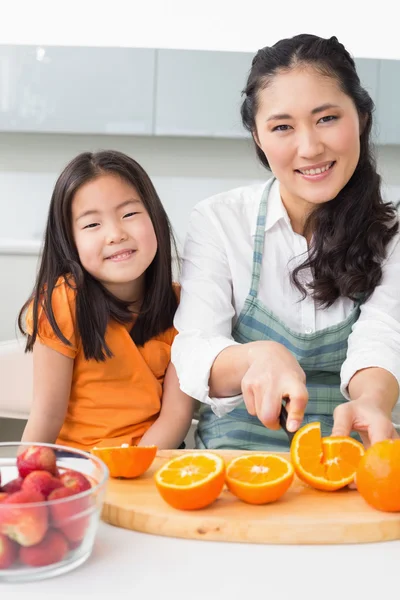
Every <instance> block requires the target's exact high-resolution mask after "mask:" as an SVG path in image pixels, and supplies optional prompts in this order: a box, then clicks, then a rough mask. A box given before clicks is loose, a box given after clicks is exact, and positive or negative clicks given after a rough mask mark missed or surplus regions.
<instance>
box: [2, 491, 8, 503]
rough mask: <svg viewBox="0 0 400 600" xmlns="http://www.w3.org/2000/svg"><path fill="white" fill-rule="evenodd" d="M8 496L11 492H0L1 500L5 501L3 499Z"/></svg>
mask: <svg viewBox="0 0 400 600" xmlns="http://www.w3.org/2000/svg"><path fill="white" fill-rule="evenodd" d="M8 496H9V494H6V493H5V492H0V502H3V500H5V499H6V498H7V497H8Z"/></svg>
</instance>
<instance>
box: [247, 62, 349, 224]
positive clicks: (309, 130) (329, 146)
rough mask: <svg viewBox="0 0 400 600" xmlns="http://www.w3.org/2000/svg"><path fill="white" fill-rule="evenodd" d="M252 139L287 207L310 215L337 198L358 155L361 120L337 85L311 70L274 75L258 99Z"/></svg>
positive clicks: (302, 69) (305, 68) (334, 81)
mask: <svg viewBox="0 0 400 600" xmlns="http://www.w3.org/2000/svg"><path fill="white" fill-rule="evenodd" d="M258 104H259V108H258V112H257V115H256V131H255V132H254V137H255V139H256V142H257V144H258V145H259V147H260V148H261V150H262V151H263V152H264V154H265V156H266V158H267V160H268V162H269V164H270V167H271V170H272V172H273V174H274V175H275V177H276V178H277V179H278V181H279V182H280V190H281V196H282V200H283V202H284V204H285V206H286V208H287V209H288V212H289V215H290V210H291V209H293V208H294V211H295V212H296V213H297V214H299V209H301V212H304V214H308V213H309V212H310V209H311V210H312V209H313V208H314V207H315V205H318V204H322V203H324V202H328V201H329V200H332V199H333V198H335V197H336V196H337V194H338V193H339V192H340V190H341V189H342V188H343V187H344V186H345V185H346V184H347V182H348V181H349V179H350V178H351V176H352V175H353V173H354V171H355V169H356V166H357V163H358V160H359V156H360V121H359V116H358V113H357V110H356V107H355V105H354V102H353V100H352V99H351V98H350V97H349V96H347V95H346V94H344V93H343V92H342V90H341V89H340V87H339V85H338V83H337V81H336V80H335V79H333V78H332V77H326V76H323V75H321V74H320V73H318V72H317V71H316V70H314V69H313V68H312V67H302V68H300V67H296V68H294V69H292V70H290V71H287V72H281V73H278V74H277V75H275V76H274V77H273V78H272V79H271V81H270V83H269V85H268V86H267V87H266V88H265V89H261V90H260V91H259V95H258Z"/></svg>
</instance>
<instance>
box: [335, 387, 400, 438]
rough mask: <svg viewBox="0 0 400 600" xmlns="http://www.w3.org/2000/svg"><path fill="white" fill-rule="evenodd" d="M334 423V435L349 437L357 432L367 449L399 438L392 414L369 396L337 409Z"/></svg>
mask: <svg viewBox="0 0 400 600" xmlns="http://www.w3.org/2000/svg"><path fill="white" fill-rule="evenodd" d="M333 423H334V424H333V429H332V435H343V436H348V435H350V433H351V432H352V431H357V432H358V433H359V434H360V437H361V439H362V441H363V444H364V446H365V447H366V448H368V447H369V446H371V445H372V444H376V443H377V442H381V441H383V440H390V439H397V438H399V435H398V433H397V432H396V430H395V428H394V425H393V423H392V421H391V413H390V412H389V414H388V411H387V410H385V409H384V408H382V406H380V405H379V404H378V405H377V404H376V402H375V400H374V398H371V397H370V396H367V395H365V396H360V398H358V399H357V400H351V401H349V402H344V403H343V404H341V405H340V406H338V407H336V409H335V411H334V413H333Z"/></svg>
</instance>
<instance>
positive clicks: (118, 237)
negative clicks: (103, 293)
mask: <svg viewBox="0 0 400 600" xmlns="http://www.w3.org/2000/svg"><path fill="white" fill-rule="evenodd" d="M72 228H73V235H74V239H75V244H76V247H77V250H78V254H79V258H80V261H81V263H82V266H83V267H84V268H85V269H86V271H88V273H90V274H91V275H92V276H93V277H95V278H96V279H97V280H98V281H100V282H101V283H102V284H103V285H104V287H105V288H106V289H107V290H109V291H110V292H111V293H112V294H114V295H115V296H116V297H117V298H119V299H121V300H126V301H135V300H138V299H139V298H140V297H141V295H142V293H143V289H144V273H145V271H146V269H147V268H148V267H149V265H150V264H151V262H152V261H153V259H154V257H155V255H156V252H157V239H156V234H155V232H154V228H153V224H152V222H151V219H150V216H149V214H148V212H147V211H146V209H145V207H144V205H143V203H142V201H141V199H140V196H139V194H138V192H137V191H136V189H135V188H134V187H133V186H132V185H130V184H129V183H128V182H127V181H125V180H124V179H123V178H121V177H119V176H118V175H114V174H106V175H101V176H99V177H97V178H96V179H94V180H92V181H89V182H88V183H85V184H84V185H83V186H82V187H80V188H79V189H78V191H77V192H76V193H75V196H74V198H73V201H72Z"/></svg>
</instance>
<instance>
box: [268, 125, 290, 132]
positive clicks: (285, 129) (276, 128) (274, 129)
mask: <svg viewBox="0 0 400 600" xmlns="http://www.w3.org/2000/svg"><path fill="white" fill-rule="evenodd" d="M289 127H290V125H277V126H276V127H274V128H273V130H272V131H288V129H289Z"/></svg>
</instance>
